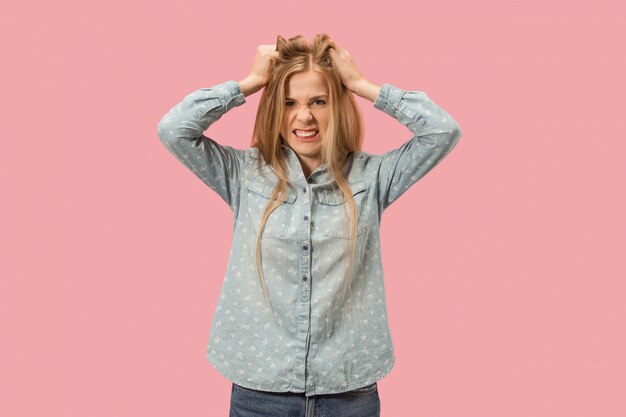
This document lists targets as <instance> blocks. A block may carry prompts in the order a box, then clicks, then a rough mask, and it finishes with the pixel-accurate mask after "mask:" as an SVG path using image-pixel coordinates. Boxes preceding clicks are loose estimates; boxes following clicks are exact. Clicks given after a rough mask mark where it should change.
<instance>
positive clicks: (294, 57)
mask: <svg viewBox="0 0 626 417" xmlns="http://www.w3.org/2000/svg"><path fill="white" fill-rule="evenodd" d="M332 46H333V44H332V41H330V39H329V36H328V35H327V34H325V33H322V34H317V35H315V37H314V38H313V40H312V42H311V44H308V43H307V41H306V39H305V38H304V37H303V36H301V35H298V36H295V37H292V38H290V39H289V40H285V39H284V38H283V37H281V36H278V37H277V40H276V49H277V51H278V52H279V56H278V58H277V59H275V60H274V61H273V63H272V67H271V68H270V78H269V82H268V84H267V86H266V87H265V88H264V90H263V93H262V95H261V99H260V101H259V107H258V110H257V114H256V121H255V124H254V131H253V135H252V147H256V148H258V149H259V152H260V154H261V155H262V156H263V159H264V160H265V162H266V163H267V164H268V165H270V166H271V167H272V168H273V170H274V172H275V173H276V175H277V176H278V184H277V186H276V188H275V189H274V192H273V193H272V196H271V199H270V201H269V202H268V204H267V206H266V208H265V211H264V213H263V216H262V217H261V223H260V226H259V233H258V236H257V242H256V269H257V273H258V278H259V284H260V286H261V290H262V293H263V295H264V297H265V298H266V301H267V302H269V296H268V295H267V289H266V287H265V285H263V281H264V279H263V269H262V256H261V235H262V233H263V229H264V227H265V223H266V221H267V219H268V217H269V215H270V214H271V212H272V211H273V210H274V209H276V208H277V207H278V206H280V205H281V204H282V203H283V202H284V200H285V198H286V197H287V193H288V183H289V179H288V178H287V175H286V172H287V170H286V165H285V159H286V155H285V153H284V151H283V149H282V147H281V145H283V144H285V145H286V143H285V141H284V140H283V138H282V136H281V135H280V126H281V121H282V118H283V114H284V108H285V96H286V93H285V90H286V87H287V85H288V82H289V79H290V77H291V76H292V75H293V74H296V73H300V72H306V71H316V72H318V73H319V74H321V76H322V77H323V78H324V79H325V81H326V84H327V87H328V95H329V105H330V115H329V119H328V128H327V130H326V132H324V135H323V138H322V143H321V149H320V154H321V160H322V163H323V164H326V166H327V169H328V172H329V174H330V175H331V177H332V178H334V180H335V181H336V183H337V186H338V187H339V189H340V190H341V192H342V193H343V195H344V198H345V201H347V203H348V211H349V218H350V229H349V230H350V257H349V262H348V265H349V267H348V274H347V280H346V284H345V285H344V289H343V296H344V298H345V294H346V290H347V289H349V292H350V294H351V292H352V291H351V290H352V273H353V263H354V258H355V247H356V223H357V222H356V218H357V216H356V208H355V204H354V198H353V197H352V190H351V189H350V187H349V185H348V181H347V179H346V178H345V177H344V172H343V166H344V163H345V161H346V158H347V157H348V155H349V154H350V153H351V152H355V151H360V150H361V146H362V143H363V119H362V115H361V111H360V109H359V107H358V105H357V103H356V101H355V99H354V96H353V94H352V93H351V92H350V91H349V90H348V89H347V88H346V87H345V86H344V85H343V83H342V81H341V77H340V74H339V72H338V70H337V67H336V66H335V64H334V63H333V61H332V59H331V56H330V54H329V50H330V49H331V48H332ZM344 207H345V206H344ZM350 298H351V297H350ZM270 308H271V303H270Z"/></svg>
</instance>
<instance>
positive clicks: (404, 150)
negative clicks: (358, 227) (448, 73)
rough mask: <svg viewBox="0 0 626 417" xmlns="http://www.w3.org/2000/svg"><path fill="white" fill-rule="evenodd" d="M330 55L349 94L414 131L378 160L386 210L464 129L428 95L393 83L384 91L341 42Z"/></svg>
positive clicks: (381, 198) (380, 190)
mask: <svg viewBox="0 0 626 417" xmlns="http://www.w3.org/2000/svg"><path fill="white" fill-rule="evenodd" d="M330 55H331V58H332V60H333V62H334V64H335V66H336V67H337V69H338V71H339V73H340V75H341V81H342V83H343V84H344V85H345V86H346V88H347V89H348V90H350V91H352V92H353V93H355V94H357V95H359V96H361V97H363V98H366V99H368V100H370V101H373V102H374V107H376V108H377V109H379V110H382V111H384V112H385V113H387V114H389V115H390V116H392V117H394V118H395V119H397V120H398V121H399V122H400V123H402V124H403V125H405V126H406V127H407V128H408V129H409V130H410V131H411V133H413V137H412V138H411V139H410V140H409V141H408V142H406V143H405V144H403V145H402V146H400V147H399V148H397V149H393V150H391V151H389V152H387V153H385V154H384V155H376V156H373V160H374V161H376V162H375V166H376V169H377V189H378V203H379V208H380V212H382V211H383V210H384V209H386V208H387V207H388V206H389V205H390V204H391V203H392V202H394V201H395V200H397V199H398V197H400V196H401V195H402V194H403V193H404V192H405V191H406V190H407V189H408V188H409V187H410V186H411V185H413V184H415V182H417V181H418V180H419V179H420V178H422V177H423V176H424V175H426V174H427V173H428V172H429V171H430V170H431V169H433V168H434V167H435V166H436V165H437V164H438V163H439V162H441V160H442V159H443V158H444V157H445V156H446V155H447V154H448V153H449V152H450V151H451V150H452V148H454V146H455V145H456V143H457V142H458V140H459V138H460V137H461V128H460V127H459V125H458V124H457V123H456V121H455V120H454V119H453V118H452V117H451V116H450V115H449V114H448V113H446V111H445V110H443V109H442V108H441V107H439V106H438V105H437V104H435V102H434V101H432V100H431V99H430V98H429V97H428V96H427V95H426V93H424V92H422V91H405V90H402V89H400V88H396V87H394V86H392V85H391V84H383V85H382V86H381V87H379V86H377V85H376V84H373V83H371V82H370V81H368V80H367V79H366V78H365V77H363V75H362V74H361V72H360V71H359V69H358V68H357V66H356V63H355V62H354V60H353V59H352V56H351V55H350V53H349V52H348V51H347V50H346V49H344V48H342V47H341V46H339V45H338V44H337V43H336V42H333V48H332V49H331V51H330Z"/></svg>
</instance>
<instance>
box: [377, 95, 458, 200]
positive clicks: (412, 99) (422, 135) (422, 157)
mask: <svg viewBox="0 0 626 417" xmlns="http://www.w3.org/2000/svg"><path fill="white" fill-rule="evenodd" d="M374 107H375V108H377V109H379V110H382V111H384V112H385V113H387V114H389V115H390V116H392V117H394V118H395V119H397V120H398V121H399V122H400V123H402V124H403V125H405V126H406V127H407V128H408V129H409V130H410V131H411V133H412V134H413V137H412V138H411V139H410V140H409V141H407V142H406V143H404V144H403V145H401V146H400V147H399V148H397V149H393V150H390V151H388V152H386V153H385V154H383V155H380V156H379V165H378V166H377V169H378V172H377V180H378V200H379V205H380V209H381V211H382V210H384V209H386V208H387V207H388V206H389V205H390V204H391V203H393V202H394V201H396V200H397V199H398V197H400V196H401V195H402V194H404V192H405V191H406V190H408V189H409V187H411V185H413V184H415V183H416V182H417V181H418V180H419V179H420V178H422V177H423V176H424V175H426V174H427V173H428V172H429V171H430V170H432V169H433V168H434V167H435V166H436V165H437V164H439V162H441V160H442V159H443V158H445V157H446V155H447V154H448V153H449V152H450V151H451V150H452V148H454V146H455V145H456V144H457V142H458V140H459V138H460V137H461V134H462V132H461V128H460V126H459V125H458V123H457V122H456V121H455V120H454V119H453V118H452V117H451V116H450V115H449V114H448V113H447V112H446V111H445V110H443V109H442V108H441V107H439V106H438V105H437V104H435V102H434V101H432V100H431V99H430V98H429V97H428V95H427V94H426V93H424V92H422V91H405V90H402V89H400V88H397V87H394V86H392V85H390V84H383V85H382V86H381V89H380V93H379V95H378V97H377V98H376V101H375V102H374Z"/></svg>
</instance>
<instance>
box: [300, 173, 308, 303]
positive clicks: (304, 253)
mask: <svg viewBox="0 0 626 417" xmlns="http://www.w3.org/2000/svg"><path fill="white" fill-rule="evenodd" d="M301 190H302V193H303V196H302V197H303V198H302V204H303V208H304V210H303V211H304V214H303V217H302V218H303V219H304V221H302V223H301V224H302V225H303V226H304V227H303V230H302V232H301V233H300V238H301V239H302V240H301V241H300V242H301V243H300V248H299V251H300V255H301V256H300V259H301V262H300V265H301V268H300V279H301V282H302V293H301V300H302V301H303V302H304V301H307V300H309V298H310V285H311V280H310V264H311V257H310V256H309V253H310V241H311V228H310V226H309V224H308V221H309V218H310V215H311V201H310V199H309V198H308V197H309V195H308V193H307V191H308V184H302V186H301Z"/></svg>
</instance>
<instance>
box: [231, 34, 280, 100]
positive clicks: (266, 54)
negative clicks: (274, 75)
mask: <svg viewBox="0 0 626 417" xmlns="http://www.w3.org/2000/svg"><path fill="white" fill-rule="evenodd" d="M276 58H278V51H277V50H276V44H273V45H259V46H257V48H256V56H255V57H254V63H253V64H252V69H251V70H250V73H249V74H248V76H247V77H246V78H244V79H243V80H241V81H240V82H239V86H240V88H241V92H242V93H243V95H244V96H248V95H250V94H253V93H256V92H257V91H259V90H260V89H261V88H263V87H265V86H266V85H267V83H268V82H269V79H270V73H269V70H270V67H271V64H272V62H273V60H274V59H276Z"/></svg>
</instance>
